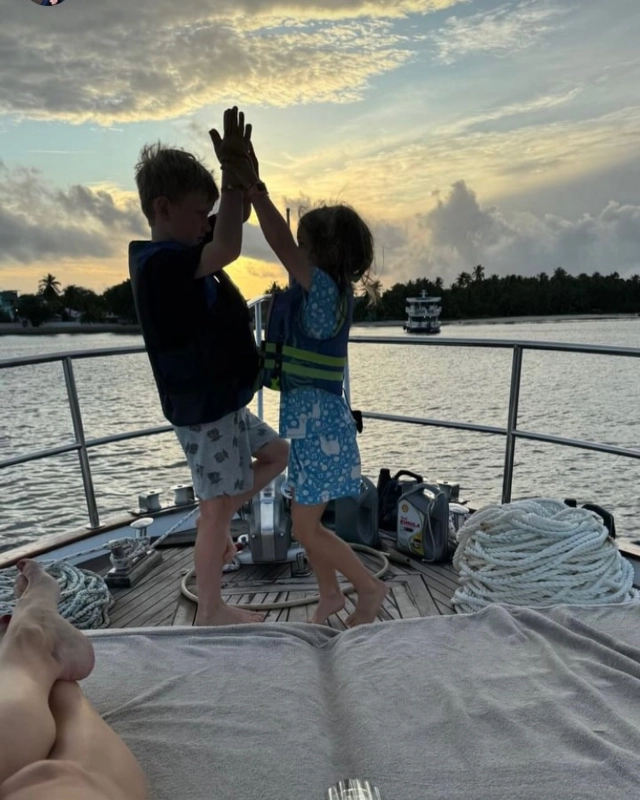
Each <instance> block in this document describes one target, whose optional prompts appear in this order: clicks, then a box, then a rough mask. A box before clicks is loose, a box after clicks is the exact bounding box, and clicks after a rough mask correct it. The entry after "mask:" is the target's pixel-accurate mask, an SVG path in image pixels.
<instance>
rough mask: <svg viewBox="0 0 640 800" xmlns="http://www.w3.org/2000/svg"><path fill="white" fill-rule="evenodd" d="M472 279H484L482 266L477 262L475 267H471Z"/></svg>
mask: <svg viewBox="0 0 640 800" xmlns="http://www.w3.org/2000/svg"><path fill="white" fill-rule="evenodd" d="M473 280H474V281H483V280H484V267H483V266H482V264H478V266H477V267H474V268H473Z"/></svg>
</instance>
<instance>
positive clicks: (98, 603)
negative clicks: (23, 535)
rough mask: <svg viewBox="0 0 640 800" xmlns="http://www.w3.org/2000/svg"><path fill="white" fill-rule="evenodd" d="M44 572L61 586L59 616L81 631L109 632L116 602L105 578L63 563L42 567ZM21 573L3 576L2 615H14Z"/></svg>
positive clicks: (0, 575)
mask: <svg viewBox="0 0 640 800" xmlns="http://www.w3.org/2000/svg"><path fill="white" fill-rule="evenodd" d="M43 567H44V570H45V572H47V573H48V574H49V575H51V576H52V577H53V578H55V579H56V580H57V581H58V583H59V584H60V601H59V603H58V611H59V612H60V615H61V616H62V617H64V618H65V619H67V620H69V622H70V623H71V624H72V625H74V626H75V627H76V628H79V629H80V630H89V629H94V628H106V627H107V626H108V625H109V613H108V612H109V609H110V608H111V606H112V605H113V602H114V601H113V598H112V596H111V594H110V592H109V589H108V587H107V584H106V583H105V581H104V578H102V576H100V575H97V574H96V573H95V572H89V571H88V570H84V569H79V568H78V567H73V566H71V565H70V564H65V563H64V562H62V561H54V562H52V563H50V564H46V565H43ZM17 577H18V570H17V569H15V568H11V569H6V570H2V571H1V572H0V614H11V613H12V611H13V609H14V607H15V604H16V598H15V595H14V586H15V582H16V578H17Z"/></svg>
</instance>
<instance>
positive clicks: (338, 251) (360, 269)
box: [299, 203, 374, 289]
mask: <svg viewBox="0 0 640 800" xmlns="http://www.w3.org/2000/svg"><path fill="white" fill-rule="evenodd" d="M299 225H300V227H301V228H302V229H303V230H304V232H305V233H306V234H307V236H308V238H309V248H310V250H311V253H312V256H313V258H314V259H315V261H316V266H318V267H320V268H321V269H323V270H324V271H325V272H328V273H329V275H331V277H332V278H333V279H334V280H335V281H336V283H337V284H338V286H339V287H340V289H345V288H346V287H347V285H349V284H352V283H356V282H357V281H362V283H363V284H364V286H365V289H366V288H367V285H368V283H369V278H368V273H369V270H370V269H371V265H372V264H373V255H374V247H373V235H372V234H371V231H370V230H369V227H368V225H367V224H366V223H365V222H364V220H362V219H361V218H360V217H359V216H358V214H356V212H355V211H354V210H353V209H352V208H351V207H350V206H347V205H344V204H342V203H341V204H339V205H335V206H321V207H320V208H314V209H313V210H311V211H307V212H304V213H303V214H302V215H301V217H300V222H299Z"/></svg>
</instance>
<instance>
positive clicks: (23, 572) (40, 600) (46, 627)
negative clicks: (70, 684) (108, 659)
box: [4, 559, 95, 681]
mask: <svg viewBox="0 0 640 800" xmlns="http://www.w3.org/2000/svg"><path fill="white" fill-rule="evenodd" d="M18 569H19V570H20V575H19V577H18V580H17V581H16V587H15V590H16V596H17V597H18V602H17V603H16V607H15V609H14V612H13V616H12V618H11V622H10V624H9V626H8V628H7V632H6V635H5V640H4V645H5V653H6V652H7V651H8V649H9V647H11V646H15V647H16V651H22V652H24V649H25V648H26V649H27V651H29V650H31V649H35V650H36V651H38V652H39V653H40V654H42V653H44V654H45V655H48V656H50V657H51V659H52V664H53V668H54V672H55V677H56V678H57V679H58V680H64V681H80V680H82V679H83V678H86V677H87V675H89V673H90V672H91V670H92V669H93V665H94V662H95V657H94V652H93V645H92V644H91V642H90V641H89V640H88V639H87V637H86V636H85V635H84V634H83V633H81V632H80V631H79V630H76V628H74V627H73V625H71V623H70V622H67V620H65V619H63V618H62V617H61V616H60V614H59V613H58V599H59V597H60V586H59V585H58V582H57V581H56V580H55V579H54V578H52V577H51V575H48V574H47V573H46V572H45V571H44V569H43V568H42V566H41V565H40V564H38V562H37V561H31V560H27V559H25V560H24V561H21V562H20V563H19V564H18Z"/></svg>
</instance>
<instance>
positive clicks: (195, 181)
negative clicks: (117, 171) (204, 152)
mask: <svg viewBox="0 0 640 800" xmlns="http://www.w3.org/2000/svg"><path fill="white" fill-rule="evenodd" d="M135 173H136V184H137V186H138V194H139V195H140V205H141V206H142V213H143V214H144V215H145V217H146V218H147V220H148V221H149V225H153V224H154V222H155V220H154V214H153V201H154V200H155V199H156V198H157V197H166V198H168V199H169V200H170V201H171V202H172V203H179V202H180V201H181V200H182V199H184V198H185V197H186V196H187V195H188V194H191V193H192V192H201V193H202V194H204V195H206V196H207V198H208V199H210V200H211V205H212V206H213V205H214V203H216V202H217V200H218V197H219V196H220V193H219V192H218V187H217V186H216V182H215V181H214V179H213V175H212V174H211V173H210V172H209V170H208V169H207V168H206V167H205V166H204V165H203V164H202V163H201V162H200V161H198V159H197V158H196V157H195V156H194V155H191V153H187V152H186V151H185V150H178V149H175V148H171V147H166V146H165V145H163V144H162V142H157V143H156V144H146V145H145V146H144V147H143V148H142V150H141V151H140V159H139V161H138V163H137V164H136V168H135Z"/></svg>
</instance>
